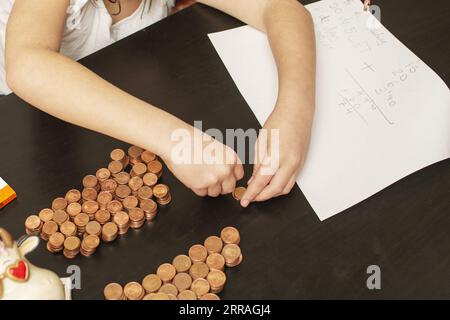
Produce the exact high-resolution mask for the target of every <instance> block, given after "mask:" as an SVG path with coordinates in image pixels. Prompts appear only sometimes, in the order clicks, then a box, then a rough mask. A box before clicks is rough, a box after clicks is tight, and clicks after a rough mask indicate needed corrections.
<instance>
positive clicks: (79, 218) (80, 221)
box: [73, 212, 89, 227]
mask: <svg viewBox="0 0 450 320" xmlns="http://www.w3.org/2000/svg"><path fill="white" fill-rule="evenodd" d="M73 222H74V223H75V224H76V225H77V227H85V226H86V225H87V224H88V223H89V216H88V215H87V214H86V213H83V212H82V213H80V214H78V215H76V216H75V218H74V219H73Z"/></svg>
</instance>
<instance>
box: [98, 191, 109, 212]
mask: <svg viewBox="0 0 450 320" xmlns="http://www.w3.org/2000/svg"><path fill="white" fill-rule="evenodd" d="M112 200H113V197H112V194H111V193H110V192H108V191H102V192H100V193H99V194H98V196H97V202H98V203H99V204H100V206H102V207H103V208H104V207H105V206H106V205H108V203H110V202H111V201H112Z"/></svg>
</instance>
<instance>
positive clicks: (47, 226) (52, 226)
mask: <svg viewBox="0 0 450 320" xmlns="http://www.w3.org/2000/svg"><path fill="white" fill-rule="evenodd" d="M57 231H58V225H57V224H56V222H54V221H47V222H45V223H44V225H43V226H42V232H43V233H44V234H46V235H49V236H50V235H52V234H54V233H55V232H57Z"/></svg>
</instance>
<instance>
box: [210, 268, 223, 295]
mask: <svg viewBox="0 0 450 320" xmlns="http://www.w3.org/2000/svg"><path fill="white" fill-rule="evenodd" d="M206 280H208V282H209V285H210V287H211V292H212V293H218V292H220V291H221V290H222V288H223V287H224V285H225V282H226V280H227V277H226V275H225V273H223V272H222V271H220V270H211V271H210V272H209V273H208V275H207V276H206Z"/></svg>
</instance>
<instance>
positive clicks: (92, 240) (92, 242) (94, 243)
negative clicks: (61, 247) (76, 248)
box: [80, 234, 100, 257]
mask: <svg viewBox="0 0 450 320" xmlns="http://www.w3.org/2000/svg"><path fill="white" fill-rule="evenodd" d="M99 245H100V238H99V237H98V236H96V235H92V234H89V235H87V236H86V237H85V238H84V239H83V241H81V247H80V253H81V254H82V255H83V256H85V257H90V256H91V255H93V254H94V252H95V250H97V248H98V246H99Z"/></svg>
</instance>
